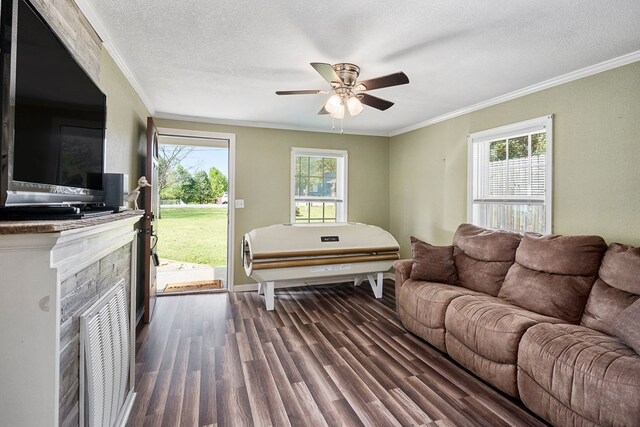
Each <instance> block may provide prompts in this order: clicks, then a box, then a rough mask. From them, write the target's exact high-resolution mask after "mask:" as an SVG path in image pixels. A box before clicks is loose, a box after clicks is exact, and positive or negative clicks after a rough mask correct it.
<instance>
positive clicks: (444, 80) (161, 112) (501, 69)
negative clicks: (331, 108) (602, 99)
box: [78, 0, 640, 135]
mask: <svg viewBox="0 0 640 427" xmlns="http://www.w3.org/2000/svg"><path fill="white" fill-rule="evenodd" d="M78 4H79V6H80V7H81V9H83V10H84V11H85V13H86V14H87V15H88V16H89V20H90V21H91V22H92V23H93V24H94V26H95V27H96V29H97V30H98V32H99V33H100V35H101V36H102V37H103V38H104V39H105V42H106V43H107V46H108V47H109V48H110V50H111V51H112V54H114V56H116V58H117V59H118V60H120V61H122V62H124V64H126V66H125V69H126V71H127V73H128V74H129V77H130V78H131V79H132V80H133V82H134V85H136V86H137V88H138V90H139V91H140V92H141V96H142V98H143V100H144V101H145V102H146V103H147V107H148V108H149V109H150V110H151V112H152V114H154V115H157V116H165V117H167V116H184V117H185V118H191V119H195V118H199V119H200V120H203V121H213V122H223V123H224V122H230V123H233V122H238V123H250V124H254V125H266V126H270V127H282V128H295V129H310V130H325V131H330V130H331V119H330V118H329V117H328V116H317V115H316V113H317V112H318V110H319V109H320V108H321V107H322V105H323V104H324V102H325V100H326V99H327V97H328V96H329V95H301V96H286V97H285V96H276V95H275V94H274V91H276V90H294V89H326V88H327V87H328V84H327V83H326V82H325V81H324V80H323V79H322V78H321V77H320V76H319V75H318V74H317V73H316V72H315V71H314V70H313V68H311V66H309V62H328V63H336V62H352V63H355V64H358V65H359V66H360V67H361V73H360V77H361V78H362V79H368V78H372V77H377V76H380V75H384V74H389V73H393V72H396V71H404V72H405V73H406V74H407V76H408V77H409V79H410V81H411V82H410V83H409V84H408V85H405V86H399V87H393V88H385V89H380V90H377V91H372V92H370V93H371V94H372V95H375V96H378V97H381V98H385V99H388V100H390V101H394V102H395V103H396V105H394V106H393V107H391V108H390V109H389V110H387V111H385V112H381V111H377V110H374V109H372V108H369V107H365V110H364V112H363V113H362V114H360V115H359V116H357V117H353V118H351V117H348V116H347V118H345V121H344V130H345V132H348V133H365V134H381V135H389V134H394V133H397V132H398V131H399V130H402V129H406V128H408V127H411V126H414V125H416V124H418V123H421V122H424V121H428V120H430V119H433V118H434V117H438V116H442V115H444V114H447V113H449V112H452V111H456V110H459V109H462V108H465V107H468V106H470V105H473V104H477V103H480V102H483V101H486V100H489V99H492V98H495V97H498V96H501V95H504V94H507V93H510V92H513V91H516V90H519V89H522V88H525V87H527V86H531V85H534V84H537V83H539V82H542V81H545V80H547V79H551V78H554V77H557V76H561V75H563V74H566V73H570V72H573V71H575V70H578V69H581V68H584V67H588V66H592V65H594V64H598V63H600V62H603V61H607V60H610V59H613V58H617V57H620V56H622V55H626V54H629V53H632V52H637V51H639V50H640V30H639V27H638V25H639V24H638V22H640V1H638V0H616V1H602V0H573V1H570V0H564V1H559V0H536V1H530V0H492V1H472V0H466V1H463V0H448V1H445V0H442V1H424V0H419V1H400V0H386V1H377V2H371V1H365V0H351V1H319V2H315V3H312V2H308V1H291V0H288V1H285V0H269V1H263V0H253V1H238V0H224V1H203V0H200V1H196V0H182V1H175V0H155V1H151V0H107V1H105V0H79V1H78ZM338 126H339V124H338Z"/></svg>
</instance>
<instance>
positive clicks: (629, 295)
mask: <svg viewBox="0 0 640 427" xmlns="http://www.w3.org/2000/svg"><path fill="white" fill-rule="evenodd" d="M598 276H599V278H598V280H597V281H596V283H595V285H593V289H592V290H591V294H590V295H589V299H588V300H587V305H586V307H585V309H584V314H583V315H582V320H581V321H580V324H581V325H584V326H587V327H589V328H592V329H596V330H598V331H601V332H604V333H606V334H609V335H614V333H613V322H614V321H615V320H616V319H617V318H618V316H619V315H620V313H622V312H623V311H624V310H625V309H626V308H627V307H629V306H630V305H631V304H633V303H634V302H635V301H636V300H637V299H638V298H640V296H639V294H640V248H634V247H633V246H629V245H621V244H619V243H612V244H611V245H609V248H608V249H607V252H605V254H604V258H603V259H602V264H601V265H600V270H599V272H598Z"/></svg>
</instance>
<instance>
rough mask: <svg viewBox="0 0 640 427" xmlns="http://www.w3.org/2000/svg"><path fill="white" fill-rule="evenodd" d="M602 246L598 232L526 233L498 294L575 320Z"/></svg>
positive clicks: (588, 289) (579, 312)
mask: <svg viewBox="0 0 640 427" xmlns="http://www.w3.org/2000/svg"><path fill="white" fill-rule="evenodd" d="M606 249H607V245H606V243H605V242H604V240H603V239H602V237H599V236H558V235H544V236H543V235H539V234H535V233H526V234H525V236H524V238H523V239H522V242H521V243H520V246H519V247H518V250H517V252H516V262H515V264H514V265H513V266H512V267H511V268H510V269H509V272H508V273H507V276H506V278H505V280H504V284H503V285H502V288H501V289H500V293H499V294H498V297H500V298H503V299H505V300H507V301H508V302H510V303H512V304H515V305H517V306H519V307H522V308H526V309H528V310H531V311H535V312H536V313H540V314H544V315H547V316H551V317H556V318H559V319H562V320H564V321H567V322H570V323H578V322H579V321H580V318H581V316H582V312H583V311H584V307H585V304H586V302H587V298H588V297H589V292H590V291H591V288H592V286H593V283H594V282H595V280H596V277H597V274H598V269H599V267H600V262H601V260H602V256H603V254H604V252H605V250H606Z"/></svg>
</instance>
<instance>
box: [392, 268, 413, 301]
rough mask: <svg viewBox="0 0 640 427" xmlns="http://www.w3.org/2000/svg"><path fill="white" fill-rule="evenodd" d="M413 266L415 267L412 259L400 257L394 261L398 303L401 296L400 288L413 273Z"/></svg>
mask: <svg viewBox="0 0 640 427" xmlns="http://www.w3.org/2000/svg"><path fill="white" fill-rule="evenodd" d="M411 267H413V260H412V259H400V260H398V261H395V262H394V263H393V268H394V270H395V272H396V273H395V274H396V305H397V304H398V299H399V297H400V288H402V285H403V284H404V282H406V281H407V280H408V279H409V276H410V275H411Z"/></svg>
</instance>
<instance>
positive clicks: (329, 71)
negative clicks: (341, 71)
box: [311, 62, 342, 86]
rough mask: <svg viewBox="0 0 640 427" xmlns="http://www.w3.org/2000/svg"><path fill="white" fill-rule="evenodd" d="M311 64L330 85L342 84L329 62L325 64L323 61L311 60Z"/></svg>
mask: <svg viewBox="0 0 640 427" xmlns="http://www.w3.org/2000/svg"><path fill="white" fill-rule="evenodd" d="M311 66H312V67H313V68H314V69H315V70H316V71H317V72H318V74H320V75H321V76H322V78H323V79H325V80H326V81H328V82H329V84H330V85H332V86H333V84H334V83H335V84H338V85H340V84H342V79H340V76H338V74H336V70H334V69H333V67H332V66H331V64H325V63H324V62H312V63H311Z"/></svg>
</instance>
